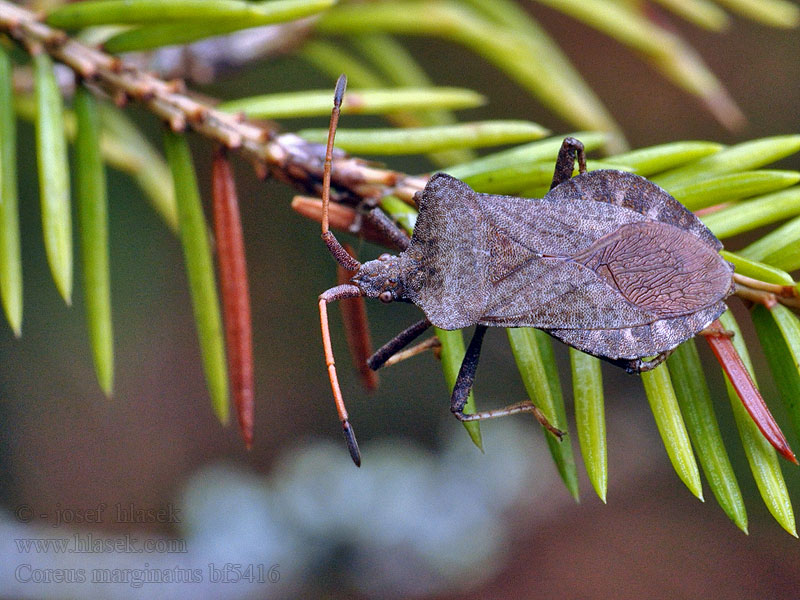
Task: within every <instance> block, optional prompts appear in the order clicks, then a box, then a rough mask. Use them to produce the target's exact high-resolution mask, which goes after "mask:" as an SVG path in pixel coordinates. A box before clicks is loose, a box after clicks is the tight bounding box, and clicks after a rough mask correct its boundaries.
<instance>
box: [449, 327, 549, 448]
mask: <svg viewBox="0 0 800 600" xmlns="http://www.w3.org/2000/svg"><path fill="white" fill-rule="evenodd" d="M485 334H486V326H485V325H478V326H477V327H476V328H475V333H474V334H473V335H472V340H471V341H470V343H469V347H468V348H467V352H466V354H465V355H464V360H463V361H462V362H461V369H460V370H459V372H458V378H457V379H456V383H455V385H454V386H453V395H452V396H451V398H450V411H451V412H452V413H453V415H455V417H456V419H458V420H459V421H461V422H465V421H483V420H486V419H496V418H498V417H506V416H508V415H515V414H517V413H521V412H529V413H532V414H533V416H534V417H536V420H537V421H539V423H541V424H542V426H543V427H545V428H546V429H547V430H548V431H549V432H550V433H552V434H553V435H555V436H556V437H557V438H558V439H559V440H560V439H562V438H563V437H564V432H563V431H561V430H560V429H558V428H557V427H554V426H553V425H552V424H551V423H550V422H549V421H548V420H547V417H546V416H545V415H544V413H543V412H542V411H541V410H540V409H539V408H537V407H536V406H535V405H534V404H533V402H529V401H527V400H526V401H524V402H518V403H516V404H510V405H508V406H504V407H503V408H496V409H493V410H484V411H481V412H476V413H472V414H464V407H465V406H466V404H467V398H468V397H469V392H470V390H471V389H472V385H473V384H474V383H475V371H476V370H477V368H478V360H479V358H480V354H481V346H482V345H483V336H484V335H485Z"/></svg>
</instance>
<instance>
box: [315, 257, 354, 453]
mask: <svg viewBox="0 0 800 600" xmlns="http://www.w3.org/2000/svg"><path fill="white" fill-rule="evenodd" d="M348 256H349V255H348ZM362 295H363V294H362V293H361V290H360V289H359V288H358V287H356V286H354V285H349V284H346V285H337V286H336V287H334V288H331V289H329V290H326V291H324V292H322V294H320V296H319V321H320V326H321V327H322V348H323V350H324V352H325V366H326V367H327V368H328V378H329V379H330V381H331V391H332V392H333V400H334V402H335V403H336V410H337V412H338V413H339V420H340V421H341V422H342V430H343V431H344V439H345V440H346V442H347V449H348V450H349V451H350V457H351V458H352V459H353V462H354V463H356V466H357V467H360V466H361V453H360V452H359V451H358V442H356V436H355V434H354V433H353V428H352V427H351V426H350V418H349V416H348V414H347V409H346V408H345V406H344V398H342V390H341V388H340V387H339V378H338V377H337V376H336V363H335V361H334V360H333V348H332V346H331V331H330V327H329V325H328V304H329V303H331V302H334V301H336V300H343V299H344V298H357V297H358V296H362Z"/></svg>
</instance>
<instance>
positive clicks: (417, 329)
mask: <svg viewBox="0 0 800 600" xmlns="http://www.w3.org/2000/svg"><path fill="white" fill-rule="evenodd" d="M430 326H431V322H430V321H429V320H428V319H422V320H421V321H419V322H417V323H414V324H413V325H412V326H411V327H408V328H407V329H404V330H403V331H401V332H400V333H398V334H397V335H396V336H395V337H393V338H392V339H391V340H389V341H388V342H386V343H385V344H384V345H383V346H381V347H380V348H378V351H377V352H375V354H373V355H372V356H370V357H369V359H367V365H368V366H369V368H370V369H372V370H373V371H377V370H378V369H380V368H381V367H382V366H383V365H384V364H386V361H387V360H389V359H390V358H391V357H392V356H394V355H395V354H397V353H398V352H400V350H402V349H403V348H405V347H406V346H408V345H409V344H410V343H411V342H413V341H414V340H415V339H417V338H418V337H419V336H420V335H422V334H423V333H424V332H425V330H426V329H428V327H430Z"/></svg>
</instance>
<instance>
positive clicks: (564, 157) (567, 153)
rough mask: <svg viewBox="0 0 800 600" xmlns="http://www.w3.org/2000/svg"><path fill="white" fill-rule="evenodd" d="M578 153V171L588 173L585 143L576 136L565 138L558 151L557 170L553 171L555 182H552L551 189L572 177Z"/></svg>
mask: <svg viewBox="0 0 800 600" xmlns="http://www.w3.org/2000/svg"><path fill="white" fill-rule="evenodd" d="M576 155H577V157H578V171H579V172H580V173H586V151H585V150H584V148H583V143H582V142H581V141H580V140H576V139H575V138H574V137H568V138H564V141H563V142H562V143H561V149H560V150H559V151H558V158H556V170H555V172H554V173H553V183H551V184H550V189H551V190H552V189H553V188H554V187H556V186H557V185H558V184H559V183H564V182H565V181H567V180H568V179H570V178H571V177H572V172H573V171H574V170H575V156H576Z"/></svg>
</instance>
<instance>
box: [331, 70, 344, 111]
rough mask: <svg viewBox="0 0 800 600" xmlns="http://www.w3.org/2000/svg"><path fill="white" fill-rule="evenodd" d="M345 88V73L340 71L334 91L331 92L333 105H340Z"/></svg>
mask: <svg viewBox="0 0 800 600" xmlns="http://www.w3.org/2000/svg"><path fill="white" fill-rule="evenodd" d="M345 88H347V75H345V74H344V73H342V74H341V75H339V79H338V80H337V81H336V91H335V92H334V94H333V104H334V105H335V106H341V104H342V98H343V97H344V90H345Z"/></svg>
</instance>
